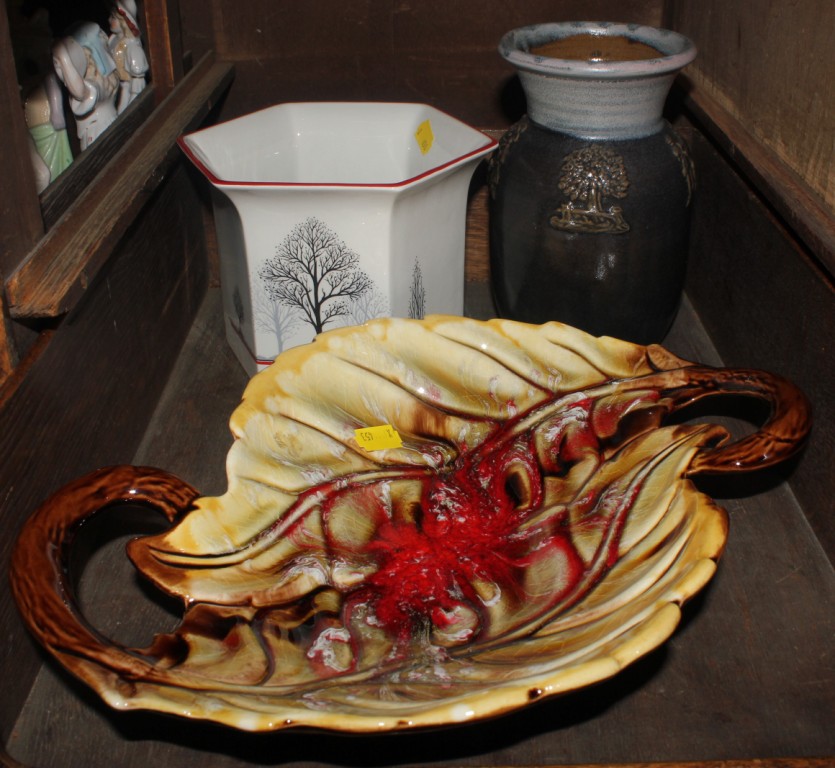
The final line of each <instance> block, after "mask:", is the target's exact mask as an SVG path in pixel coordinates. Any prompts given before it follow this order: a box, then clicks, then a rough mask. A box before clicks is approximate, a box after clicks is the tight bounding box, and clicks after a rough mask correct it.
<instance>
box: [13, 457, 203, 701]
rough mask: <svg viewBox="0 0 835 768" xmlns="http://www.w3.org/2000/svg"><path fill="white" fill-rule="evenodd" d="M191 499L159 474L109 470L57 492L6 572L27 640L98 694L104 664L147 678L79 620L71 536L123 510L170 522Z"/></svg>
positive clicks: (186, 489)
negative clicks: (148, 512)
mask: <svg viewBox="0 0 835 768" xmlns="http://www.w3.org/2000/svg"><path fill="white" fill-rule="evenodd" d="M197 495H198V494H197V491H196V490H195V489H194V488H192V487H191V486H190V485H188V484H187V483H185V482H184V481H182V480H180V479H179V478H177V477H176V476H174V475H172V474H169V473H167V472H164V471H162V470H159V469H153V468H149V467H133V466H115V467H108V468H105V469H100V470H97V471H95V472H92V473H90V474H88V475H85V476H83V477H80V478H78V479H76V480H74V481H73V482H71V483H69V484H68V485H66V486H64V487H63V488H61V489H60V490H59V491H57V492H56V493H55V494H53V495H52V496H51V497H50V498H49V499H47V500H46V501H45V502H44V503H43V504H42V505H41V506H40V507H39V508H38V510H37V511H36V512H35V514H34V515H33V516H32V517H31V518H30V519H29V520H28V521H27V523H26V525H25V526H24V527H23V530H22V531H21V534H20V536H19V538H18V540H17V544H16V546H15V550H14V553H13V555H12V563H11V568H10V580H11V587H12V592H13V594H14V597H15V600H16V602H17V605H18V607H19V609H20V612H21V615H22V616H23V619H24V621H25V622H26V625H27V626H28V627H29V630H30V631H31V632H32V634H33V635H34V636H35V637H36V638H38V639H39V640H40V642H41V643H42V644H43V645H44V646H45V647H46V648H47V649H48V650H49V651H50V652H51V653H52V654H53V655H54V656H56V657H57V658H59V659H60V660H61V662H62V664H64V665H65V666H67V667H68V668H69V669H71V670H72V671H73V672H74V673H75V674H77V675H78V676H79V677H81V678H82V679H85V680H86V681H87V682H88V683H90V684H91V685H92V686H93V687H94V688H99V687H100V686H99V685H97V680H96V677H97V676H98V675H100V674H101V672H100V671H98V672H97V671H96V669H97V667H96V663H97V662H102V661H103V660H104V659H108V662H107V666H109V665H111V664H113V663H114V662H116V663H117V666H118V667H119V668H120V669H122V670H123V671H124V672H127V673H130V671H134V672H137V673H141V672H147V670H148V662H147V661H145V660H142V659H141V658H139V657H138V656H137V655H136V654H131V653H129V652H128V651H127V650H126V649H122V648H121V647H119V646H117V645H115V644H113V643H112V642H110V641H108V640H107V639H106V638H104V637H103V636H102V635H101V634H100V633H99V632H97V631H96V630H95V629H94V628H93V627H92V626H90V624H89V623H88V622H87V620H86V619H85V618H84V616H83V614H82V612H81V609H80V607H79V605H78V601H77V597H76V594H75V586H74V584H73V581H72V574H71V573H70V569H69V563H70V550H71V549H72V546H73V543H74V541H75V540H76V537H77V535H78V534H79V532H80V531H81V529H82V527H83V526H84V524H85V523H86V522H88V521H89V520H90V519H91V518H92V517H93V516H94V515H97V514H100V513H103V512H107V511H108V510H109V509H112V508H114V507H117V506H122V505H124V504H140V505H143V506H146V507H149V508H151V509H153V510H156V511H157V512H160V513H162V514H163V515H165V517H166V518H167V519H168V520H169V522H174V521H175V520H176V519H178V518H179V517H180V516H181V515H183V514H184V513H185V512H186V511H187V510H188V509H189V508H190V507H191V505H192V502H193V501H194V500H195V499H196V498H197ZM90 662H93V664H92V665H91V664H90ZM140 668H141V669H140Z"/></svg>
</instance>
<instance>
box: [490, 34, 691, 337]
mask: <svg viewBox="0 0 835 768" xmlns="http://www.w3.org/2000/svg"><path fill="white" fill-rule="evenodd" d="M499 50H500V53H501V55H502V56H503V57H504V58H505V59H507V61H509V62H510V63H511V64H513V65H514V67H516V69H517V72H518V75H519V78H520V80H521V83H522V86H523V88H524V91H525V95H526V97H527V105H528V113H527V115H526V116H525V117H524V118H523V119H522V120H521V121H520V122H518V123H517V124H516V125H514V126H513V127H512V128H511V129H510V130H509V131H508V132H507V133H506V134H505V136H504V137H503V139H502V141H501V143H500V145H499V149H498V151H497V152H496V154H495V155H494V157H493V158H492V160H491V175H490V194H491V210H490V214H491V217H490V244H491V273H492V285H493V292H494V296H495V300H496V306H497V308H498V310H499V313H500V314H501V315H502V316H504V317H508V318H512V319H515V320H522V321H525V322H533V323H542V322H547V321H548V320H559V321H562V322H566V323H569V324H571V325H574V326H577V327H580V328H583V329H584V330H587V331H589V332H591V333H593V334H595V335H604V334H606V335H612V336H616V337H618V338H625V339H629V340H630V341H635V342H638V343H643V344H647V343H652V342H660V341H661V340H662V339H663V337H664V334H665V333H666V331H667V330H668V329H669V327H670V325H671V323H672V321H673V319H674V318H675V314H676V312H677V309H678V305H679V301H680V297H681V291H682V287H683V284H684V275H685V270H686V257H687V245H688V230H689V217H690V205H691V203H692V200H693V194H694V189H695V174H694V170H693V164H692V161H691V159H690V156H689V153H688V150H687V147H686V145H685V143H684V142H683V141H682V139H681V138H680V137H679V136H678V134H677V133H676V132H675V131H674V130H673V128H672V127H671V126H670V125H669V123H667V121H666V120H664V119H663V117H662V111H663V108H664V103H665V100H666V97H667V94H668V91H669V89H670V86H671V85H672V82H673V79H674V78H675V76H676V74H677V72H678V71H679V70H680V69H681V68H682V67H683V66H685V65H686V64H687V63H689V62H690V61H691V60H692V59H693V57H694V56H695V53H696V51H695V48H694V46H693V44H692V43H691V42H690V41H689V40H687V38H684V37H682V36H681V35H679V34H676V33H674V32H670V31H667V30H661V29H655V28H652V27H643V26H638V25H627V24H614V23H597V22H595V23H592V22H567V23H555V24H541V25H536V26H532V27H523V28H521V29H517V30H513V31H512V32H509V33H508V34H507V35H505V36H504V37H503V38H502V41H501V44H500V46H499ZM549 54H558V55H572V56H577V57H578V58H576V59H570V58H554V57H553V56H552V55H549ZM641 56H652V58H640V57H641ZM612 57H621V58H614V59H613V58H612ZM630 57H632V58H630Z"/></svg>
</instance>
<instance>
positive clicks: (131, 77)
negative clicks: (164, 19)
mask: <svg viewBox="0 0 835 768" xmlns="http://www.w3.org/2000/svg"><path fill="white" fill-rule="evenodd" d="M110 32H111V33H112V34H111V35H110V39H109V41H108V46H109V48H110V54H111V55H112V56H113V59H114V61H115V62H116V70H117V71H118V73H119V81H120V86H119V102H118V105H117V110H118V113H119V114H120V115H121V114H122V112H124V111H125V108H126V107H127V106H128V104H130V103H131V102H132V101H133V100H134V99H135V98H136V97H137V96H138V95H139V94H140V93H141V92H142V90H143V89H144V88H145V75H146V73H147V72H148V59H147V57H146V56H145V51H144V50H143V48H142V41H141V40H140V37H139V36H140V32H139V25H138V24H137V23H136V2H135V0H116V2H115V3H114V4H113V7H112V10H111V12H110Z"/></svg>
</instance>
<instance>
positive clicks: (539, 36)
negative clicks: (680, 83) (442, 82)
mask: <svg viewBox="0 0 835 768" xmlns="http://www.w3.org/2000/svg"><path fill="white" fill-rule="evenodd" d="M586 36H590V37H597V38H601V39H602V38H607V37H609V38H621V39H623V40H624V41H632V42H635V43H641V44H643V45H645V46H648V47H649V48H650V49H653V50H654V51H655V52H656V53H657V55H656V56H655V57H654V58H637V59H635V60H628V59H621V60H618V59H611V60H599V59H596V58H594V57H591V58H573V57H572V58H569V57H567V56H564V55H559V54H558V55H549V54H547V53H546V52H545V51H547V46H548V45H549V44H551V43H554V42H555V41H564V40H567V39H569V38H572V37H586ZM603 45H604V46H605V43H603ZM499 53H500V54H501V55H502V57H503V58H505V59H507V61H509V62H511V63H512V64H513V65H514V66H515V67H517V68H519V69H520V70H523V71H530V72H538V73H542V74H554V75H560V74H565V75H570V76H572V77H587V78H596V79H601V78H602V79H607V78H615V79H623V78H625V77H636V76H638V77H640V76H645V77H646V76H653V77H655V76H658V75H661V74H665V73H669V72H677V71H678V70H680V69H682V68H683V67H685V66H687V64H689V63H690V62H691V61H693V59H694V58H695V57H696V46H695V45H694V44H693V42H692V41H691V40H689V39H688V38H686V37H685V36H684V35H681V34H679V33H678V32H673V31H672V30H668V29H660V28H657V27H648V26H644V25H641V24H621V23H615V22H598V21H570V22H552V23H545V24H533V25H530V26H527V27H519V28H518V29H513V30H511V31H509V32H507V33H506V34H505V35H504V36H503V37H502V39H501V41H500V43H499Z"/></svg>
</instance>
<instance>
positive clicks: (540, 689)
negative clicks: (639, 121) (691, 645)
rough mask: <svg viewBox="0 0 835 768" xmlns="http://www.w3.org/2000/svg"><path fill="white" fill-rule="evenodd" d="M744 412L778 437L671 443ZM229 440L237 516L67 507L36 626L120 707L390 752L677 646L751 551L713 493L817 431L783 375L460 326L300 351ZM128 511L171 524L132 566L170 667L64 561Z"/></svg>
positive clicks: (155, 490)
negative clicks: (714, 409) (115, 630)
mask: <svg viewBox="0 0 835 768" xmlns="http://www.w3.org/2000/svg"><path fill="white" fill-rule="evenodd" d="M723 392H732V393H734V394H735V395H737V396H738V395H748V396H752V397H756V398H759V399H762V400H765V401H766V402H768V403H769V404H770V405H771V406H772V416H771V418H770V419H769V421H768V422H767V423H766V424H765V425H764V426H763V427H762V428H761V429H760V430H758V431H757V432H755V433H754V434H752V435H750V436H748V437H746V438H744V439H742V440H740V441H738V442H736V443H730V444H727V440H728V435H727V433H726V432H725V430H723V429H722V428H720V427H718V426H712V425H710V424H687V423H685V424H672V425H665V424H664V419H665V416H666V415H667V414H669V413H670V412H672V411H674V410H676V409H677V408H680V407H682V406H684V405H687V404H689V403H691V402H693V401H695V400H698V399H700V398H701V397H704V396H707V395H712V394H717V393H723ZM231 428H232V431H233V434H234V435H235V438H236V440H235V443H234V445H233V447H232V449H231V451H230V453H229V457H228V462H227V471H228V477H229V486H228V490H227V492H226V493H225V494H224V495H223V496H220V497H204V498H196V497H197V493H196V491H194V490H193V489H191V488H190V487H189V486H188V485H187V484H186V483H184V482H183V481H182V480H179V479H177V478H174V477H172V476H171V475H168V474H166V473H164V472H162V471H160V470H155V469H148V468H138V467H116V468H110V469H106V470H102V471H99V472H96V473H93V474H92V475H90V476H88V477H85V478H80V479H79V480H78V481H76V482H75V483H72V484H70V485H69V486H67V487H66V488H65V489H63V490H62V491H60V492H58V493H57V494H56V495H55V496H53V497H52V498H51V499H50V500H48V501H47V502H46V503H45V504H44V505H43V506H42V507H41V508H40V509H39V510H38V512H37V513H36V514H35V516H34V517H33V518H32V519H31V520H30V521H29V523H28V524H27V526H26V527H25V528H24V531H23V533H22V535H21V538H20V540H19V541H18V544H17V547H16V549H15V552H14V558H13V563H12V570H11V577H12V587H13V592H14V595H15V598H16V599H17V602H18V605H19V606H20V609H21V612H22V614H23V616H24V618H25V620H26V621H27V623H28V625H29V627H30V629H31V631H32V632H33V633H34V634H35V636H36V637H37V638H38V639H39V640H40V641H41V642H42V643H43V644H44V645H45V647H46V648H47V649H49V651H50V652H51V653H52V654H53V655H54V656H55V657H56V658H57V659H58V660H59V661H60V662H61V663H62V664H63V665H64V666H66V667H67V668H68V669H69V670H71V671H72V672H73V673H74V674H75V675H77V676H78V677H79V678H81V679H82V680H84V681H86V682H87V683H88V684H89V685H90V686H92V687H93V688H94V689H95V690H96V691H98V693H99V694H100V695H101V696H102V697H103V698H104V699H105V701H107V702H108V703H109V704H110V705H112V706H113V707H116V708H118V709H119V710H123V711H124V710H130V709H150V710H155V711H158V712H166V713H170V714H176V715H180V716H183V717H189V718H202V719H207V720H213V721H216V722H220V723H225V724H227V725H230V726H234V727H236V728H241V729H246V730H274V729H280V728H288V727H294V726H305V727H315V728H322V729H328V730H336V731H349V732H376V733H379V732H385V731H394V730H402V729H409V728H415V727H421V726H438V725H450V724H461V723H467V722H471V721H473V720H476V719H478V718H482V717H490V716H495V715H498V714H501V713H503V712H508V711H510V710H513V709H517V708H519V707H524V706H529V705H530V704H531V703H532V702H535V701H538V700H540V699H543V698H546V697H548V696H553V695H557V694H560V693H564V692H566V691H570V690H574V689H576V688H579V687H582V686H586V685H590V684H592V683H595V682H597V681H600V680H603V679H605V678H607V677H610V676H611V675H614V674H615V673H617V672H618V671H619V670H620V669H622V668H623V667H625V666H627V665H628V664H631V663H632V662H634V661H635V660H636V659H638V658H640V657H641V656H642V655H644V654H646V653H648V652H649V651H651V650H652V649H653V648H656V647H657V646H659V645H660V644H661V643H663V642H664V640H666V639H667V638H668V637H669V636H670V634H671V633H672V632H673V631H674V629H675V627H676V625H677V623H678V621H679V619H680V616H681V605H682V603H684V602H685V601H686V600H687V599H688V598H689V597H691V596H692V595H693V594H695V593H696V592H697V591H698V590H699V589H701V588H702V587H703V586H704V585H705V584H706V583H707V582H708V580H709V579H710V578H711V576H712V575H713V573H714V572H715V570H716V561H717V559H718V558H719V556H720V554H721V552H722V549H723V546H724V543H725V539H726V535H727V519H726V514H725V512H724V511H723V510H722V509H720V508H719V507H718V506H717V505H716V504H715V503H714V502H713V501H712V500H711V499H710V498H708V497H707V496H705V495H704V494H703V493H700V492H699V491H698V490H697V489H696V487H695V486H694V485H693V483H692V482H691V481H690V479H689V478H690V476H692V475H694V474H699V473H703V472H730V471H734V472H736V471H745V470H747V469H752V468H757V467H762V466H766V465H769V464H773V463H775V462H777V461H780V460H782V459H783V458H785V457H786V456H787V455H790V454H791V453H792V452H794V451H795V450H796V449H797V448H798V447H799V445H800V444H801V443H802V440H803V437H804V436H805V434H806V432H807V431H808V428H809V418H808V406H807V405H806V403H805V400H804V398H803V397H802V395H801V394H800V393H799V392H798V391H797V390H796V388H794V387H793V386H792V385H791V384H789V383H788V382H786V381H785V380H782V379H780V378H779V377H774V376H771V375H769V374H766V373H763V372H756V371H733V370H727V369H720V370H717V369H712V368H704V367H700V366H697V365H693V364H692V363H688V362H687V361H684V360H681V359H679V358H677V357H676V356H674V355H672V354H671V353H669V352H668V351H666V350H664V349H663V348H661V347H657V346H652V347H642V346H638V345H634V344H628V343H626V342H621V341H617V340H615V339H607V338H603V339H595V338H593V337H591V336H588V335H587V334H584V333H582V332H580V331H577V330H574V329H572V328H568V327H566V326H562V325H559V324H556V323H550V324H548V325H545V326H541V327H538V326H529V325H525V324H522V323H514V322H510V321H498V320H497V321H490V322H486V323H481V322H478V321H474V320H466V319H463V318H455V317H439V316H436V317H433V318H428V319H426V320H424V321H416V320H378V321H374V322H371V323H368V324H367V325H365V326H362V327H354V328H345V329H340V330H335V331H331V332H328V333H325V334H322V335H320V336H319V337H318V338H317V340H316V341H315V342H313V343H312V344H308V345H306V346H303V347H297V348H295V349H292V350H290V351H288V352H285V353H283V354H282V355H280V356H279V358H278V359H277V361H276V362H275V364H274V365H273V366H271V367H270V368H268V369H267V370H266V371H264V372H262V373H260V374H259V375H258V376H256V377H255V378H253V379H252V381H251V382H250V384H249V386H248V387H247V390H246V392H245V393H244V398H243V402H242V403H241V405H240V406H239V407H238V408H237V409H236V411H235V413H234V414H233V416H232V419H231ZM125 501H131V502H133V503H140V504H143V505H149V506H151V507H154V508H157V509H159V510H160V511H161V512H163V513H164V514H165V515H166V516H167V517H168V518H169V520H171V521H172V523H173V527H171V528H170V529H169V530H166V531H165V532H164V533H161V534H157V535H153V536H146V537H141V538H138V539H135V540H134V541H132V542H131V544H130V545H129V547H128V555H129V556H130V558H131V560H132V561H133V562H134V564H135V565H136V566H137V568H138V569H139V571H140V572H141V573H142V575H143V576H145V577H146V578H148V579H150V581H151V583H152V584H153V585H155V586H156V587H157V588H158V589H160V590H161V591H162V592H164V593H166V594H168V595H170V596H175V597H177V598H179V599H180V601H181V605H182V609H183V619H182V622H181V623H180V625H179V627H178V628H177V629H175V630H174V631H171V632H163V633H160V634H158V635H157V636H156V638H155V639H154V641H153V642H152V643H151V645H150V646H149V647H146V648H129V647H123V646H120V645H117V644H115V643H112V642H110V641H108V640H106V639H105V638H103V637H102V636H101V635H100V634H99V633H98V632H97V631H95V630H94V629H93V628H92V627H91V626H90V625H89V624H88V623H87V622H86V620H85V619H84V617H83V614H82V612H81V611H80V609H79V607H78V603H77V599H76V597H75V594H74V591H73V586H72V583H71V580H70V577H69V576H68V574H69V572H70V568H69V566H68V562H65V560H68V558H69V550H70V549H71V546H72V543H73V537H74V534H75V532H76V531H78V530H79V529H80V528H81V527H82V526H83V524H84V522H85V521H86V520H87V519H88V518H89V517H90V516H91V515H93V514H100V513H105V512H106V511H107V510H111V514H117V513H118V506H114V505H118V504H120V503H122V502H125ZM717 642H721V638H717Z"/></svg>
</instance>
